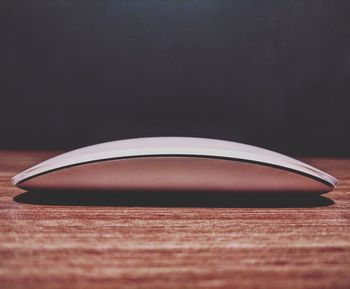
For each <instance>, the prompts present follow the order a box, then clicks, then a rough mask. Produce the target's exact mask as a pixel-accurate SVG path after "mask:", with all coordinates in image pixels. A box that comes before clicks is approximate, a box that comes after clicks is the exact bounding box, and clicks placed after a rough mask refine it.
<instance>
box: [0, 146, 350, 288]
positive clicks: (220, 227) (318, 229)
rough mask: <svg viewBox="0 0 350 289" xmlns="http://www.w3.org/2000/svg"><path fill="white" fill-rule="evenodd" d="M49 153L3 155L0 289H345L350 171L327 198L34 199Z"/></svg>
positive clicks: (322, 163)
mask: <svg viewBox="0 0 350 289" xmlns="http://www.w3.org/2000/svg"><path fill="white" fill-rule="evenodd" d="M53 154H55V153H54V152H23V151H17V152H12V151H4V152H0V188H1V194H0V205H1V208H0V228H1V234H0V288H2V289H5V288H25V289H30V288H35V289H39V288H84V289H86V288H87V289H88V288H99V289H103V288H152V289H156V288H247V289H254V288H283V289H288V288H291V289H298V288H315V289H321V288H330V289H336V288H344V289H349V288H350V212H349V208H350V160H349V159H348V160H346V159H332V158H328V159H325V158H324V159H322V158H314V159H305V160H307V161H308V162H309V163H311V164H312V165H315V166H316V167H319V168H320V169H323V170H325V171H327V172H329V173H331V174H333V175H335V176H336V177H337V178H339V180H340V182H341V183H340V186H339V188H338V189H336V190H335V191H334V192H332V193H328V194H326V195H324V197H315V198H311V199H310V198H308V199H304V198H302V199H298V198H297V199H295V198H294V199H290V200H289V199H287V200H284V199H278V200H274V199H272V198H268V197H266V198H261V199H260V200H253V199H252V198H250V199H246V200H244V199H235V198H231V197H227V196H220V195H218V196H214V197H211V196H197V197H196V198H195V196H191V197H184V196H179V197H176V196H170V197H169V198H168V197H165V198H164V197H162V196H149V197H148V196H146V197H145V196H144V195H143V196H131V197H129V196H127V197H126V196H111V195H106V194H101V195H98V194H96V193H95V194H92V195H85V196H84V195H83V194H77V196H69V195H62V194H61V195H57V194H56V195H52V196H50V195H49V194H46V195H38V194H35V193H28V192H27V193H23V191H21V190H19V189H17V188H15V187H13V186H12V185H11V184H10V183H9V179H10V177H12V176H13V175H14V174H15V173H17V172H19V171H21V170H23V169H24V168H27V167H29V166H31V165H32V164H34V163H36V162H38V161H41V160H43V159H46V158H47V157H49V156H52V155H53Z"/></svg>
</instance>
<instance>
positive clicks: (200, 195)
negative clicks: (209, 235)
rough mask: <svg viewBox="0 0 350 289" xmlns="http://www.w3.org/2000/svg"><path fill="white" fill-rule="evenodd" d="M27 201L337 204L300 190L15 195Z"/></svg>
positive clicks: (261, 205) (253, 205)
mask: <svg viewBox="0 0 350 289" xmlns="http://www.w3.org/2000/svg"><path fill="white" fill-rule="evenodd" d="M14 201H15V202H18V203H23V204H35V205H57V206H120V207H123V206H127V207H206V208H210V207H212V208H311V207H322V206H329V205H332V204H334V202H333V201H332V200H330V199H328V198H325V197H322V196H319V195H312V194H300V193H294V194H293V193H290V194H285V193H280V194H277V193H274V194H271V193H228V192H139V191H137V192H130V191H128V192H95V191H60V192H58V191H50V192H48V191H47V192H44V191H40V192H39V191H28V192H25V193H21V194H19V195H17V196H15V197H14Z"/></svg>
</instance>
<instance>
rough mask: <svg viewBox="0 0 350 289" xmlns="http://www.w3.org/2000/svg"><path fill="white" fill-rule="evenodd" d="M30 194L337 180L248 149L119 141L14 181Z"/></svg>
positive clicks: (315, 185)
mask: <svg viewBox="0 0 350 289" xmlns="http://www.w3.org/2000/svg"><path fill="white" fill-rule="evenodd" d="M12 182H13V184H14V185H16V186H17V187H19V188H22V189H25V190H103V191H106V190H107V191H162V190H164V191H178V190H181V191H221V192H222V191H227V192H244V193H245V192H266V193H267V192H268V193H280V192H281V193H283V192H293V193H294V192H295V193H298V192H299V193H316V194H322V193H326V192H329V191H331V190H333V189H334V188H335V186H336V184H337V180H336V179H335V178H334V177H332V176H330V175H328V174H326V173H324V172H322V171H320V170H318V169H316V168H314V167H312V166H310V165H308V164H305V163H303V162H301V161H298V160H296V159H293V158H290V157H287V156H285V155H282V154H279V153H276V152H273V151H270V150H266V149H262V148H258V147H255V146H250V145H246V144H241V143H236V142H231V141H224V140H214V139H206V138H192V137H150V138H136V139H127V140H119V141H113V142H107V143H102V144H97V145H93V146H88V147H84V148H81V149H77V150H73V151H70V152H67V153H64V154H61V155H59V156H56V157H53V158H51V159H48V160H46V161H44V162H42V163H39V164H37V165H35V166H33V167H31V168H29V169H27V170H25V171H23V172H21V173H19V174H18V175H16V176H15V177H13V178H12Z"/></svg>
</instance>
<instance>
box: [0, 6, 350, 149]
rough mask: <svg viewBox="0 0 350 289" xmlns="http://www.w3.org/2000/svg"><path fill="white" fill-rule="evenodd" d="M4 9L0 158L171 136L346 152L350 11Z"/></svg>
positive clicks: (0, 14) (0, 13)
mask: <svg viewBox="0 0 350 289" xmlns="http://www.w3.org/2000/svg"><path fill="white" fill-rule="evenodd" d="M0 7H1V9H0V24H1V25H0V37H1V38H0V40H1V45H0V73H1V75H0V81H1V86H0V97H1V102H0V139H1V140H0V148H4V149H42V148H49V149H57V148H63V149H70V148H75V147H80V146H85V145H89V144H94V143H98V142H103V141H110V140H117V139H123V138H131V137H141V136H166V135H171V136H172V135H175V136H200V137H212V138H221V139H228V140H234V141H240V142H245V143H249V144H253V145H258V146H263V147H267V148H270V149H273V150H277V151H280V152H284V153H288V154H292V155H293V154H294V155H295V154H298V155H303V154H304V155H306V154H309V155H321V154H323V155H350V134H349V124H350V117H349V108H350V107H349V104H350V16H349V15H350V14H349V13H350V1H329V0H325V1H321V0H319V1H305V0H300V1H290V0H285V1H283V0H279V1H261V0H256V1H250V0H237V1H234V0H233V1H218V0H213V1H206V0H198V1H193V0H192V1H191V0H187V1H176V0H169V1H167V0H155V1H147V0H143V1H133V0H125V1H117V0H111V1H105V0H94V1H92V0H83V1H72V0H66V1H65V0H59V1H58V0H50V1H48V0H42V1H39V0H37V1H36V0H31V1H28V0H19V1H18V0H6V1H4V0H3V1H1V4H0Z"/></svg>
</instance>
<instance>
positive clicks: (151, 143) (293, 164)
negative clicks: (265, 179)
mask: <svg viewBox="0 0 350 289" xmlns="http://www.w3.org/2000/svg"><path fill="white" fill-rule="evenodd" d="M165 155H168V156H169V155H170V156H177V155H178V156H202V157H213V158H225V159H235V160H237V159H238V160H242V161H247V162H257V163H260V164H266V165H270V166H276V167H280V168H282V169H286V170H292V171H295V172H299V173H300V174H303V175H307V176H310V177H312V178H316V179H318V180H320V181H323V182H325V183H327V184H328V185H329V186H331V187H335V185H336V184H337V180H336V179H335V178H334V177H332V176H330V175H328V174H327V173H325V172H322V171H320V170H318V169H316V168H314V167H312V166H310V165H308V164H305V163H303V162H301V161H298V160H296V159H293V158H290V157H287V156H285V155H282V154H279V153H276V152H273V151H270V150H267V149H262V148H259V147H255V146H251V145H246V144H241V143H236V142H230V141H223V140H214V139H206V138H190V137H150V138H136V139H128V140H120V141H113V142H107V143H102V144H97V145H92V146H88V147H84V148H81V149H77V150H73V151H70V152H67V153H64V154H61V155H59V156H56V157H53V158H51V159H48V160H46V161H44V162H42V163H39V164H37V165H35V166H33V167H31V168H29V169H27V170H25V171H23V172H21V173H19V174H18V175H16V176H15V177H13V178H12V182H13V184H14V185H17V184H19V183H20V182H23V181H25V180H27V179H30V178H33V177H35V176H37V175H41V174H45V173H46V172H50V171H54V170H58V169H61V168H64V167H69V166H75V165H79V164H84V163H90V162H96V161H102V160H108V159H119V158H120V159H123V158H130V157H142V156H165Z"/></svg>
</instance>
